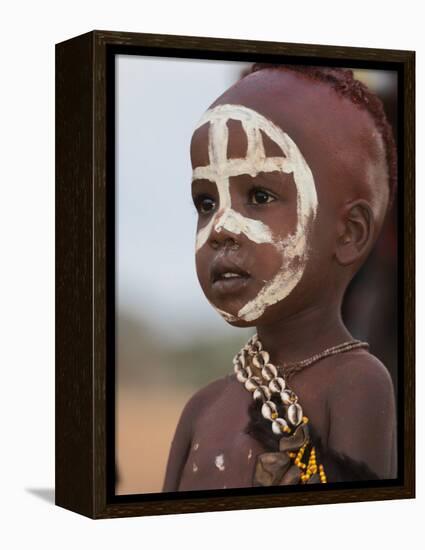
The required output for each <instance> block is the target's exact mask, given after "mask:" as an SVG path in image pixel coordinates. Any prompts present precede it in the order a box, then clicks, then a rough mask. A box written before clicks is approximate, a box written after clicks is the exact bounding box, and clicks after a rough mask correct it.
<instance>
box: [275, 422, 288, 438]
mask: <svg viewBox="0 0 425 550" xmlns="http://www.w3.org/2000/svg"><path fill="white" fill-rule="evenodd" d="M287 427H288V423H287V422H286V420H284V419H283V418H276V419H275V420H273V422H272V430H273V433H275V434H277V435H279V434H281V433H282V432H283V430H284V428H287Z"/></svg>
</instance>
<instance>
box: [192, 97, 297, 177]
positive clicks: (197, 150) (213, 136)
mask: <svg viewBox="0 0 425 550" xmlns="http://www.w3.org/2000/svg"><path fill="white" fill-rule="evenodd" d="M291 148H292V144H291V143H290V140H288V137H287V136H286V135H285V133H284V132H283V131H282V130H281V128H279V127H278V126H276V125H275V124H274V123H273V122H272V121H270V120H268V119H267V118H266V117H264V116H263V115H261V114H260V113H258V112H256V111H254V110H253V109H249V108H247V107H245V106H243V105H231V104H223V105H217V106H215V107H214V108H213V109H209V110H208V111H207V112H206V113H205V114H204V115H203V117H202V118H201V120H200V122H199V123H198V127H197V129H196V130H195V132H194V135H193V138H192V143H191V156H192V161H193V165H194V166H206V165H207V164H209V163H211V161H212V160H213V159H214V158H215V157H216V156H217V154H216V153H217V152H218V151H219V152H220V154H219V156H220V160H221V161H223V160H225V159H243V158H252V157H258V158H259V159H260V158H262V157H263V156H266V157H280V158H282V159H283V158H284V157H288V156H290V150H291ZM252 160H253V161H255V159H254V158H252Z"/></svg>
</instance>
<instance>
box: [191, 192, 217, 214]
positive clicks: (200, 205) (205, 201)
mask: <svg viewBox="0 0 425 550" xmlns="http://www.w3.org/2000/svg"><path fill="white" fill-rule="evenodd" d="M193 202H194V203H195V207H196V210H197V211H198V212H199V213H200V214H208V213H209V212H212V211H213V210H214V208H215V200H214V199H213V198H212V197H210V196H209V195H199V196H198V197H195V198H194V199H193Z"/></svg>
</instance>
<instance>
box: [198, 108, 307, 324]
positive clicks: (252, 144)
mask: <svg viewBox="0 0 425 550" xmlns="http://www.w3.org/2000/svg"><path fill="white" fill-rule="evenodd" d="M229 120H236V121H240V122H241V124H242V128H243V130H244V132H245V133H246V137H247V143H248V147H247V154H246V157H245V158H237V159H232V158H227V146H228V141H229V131H228V126H227V122H228V121H229ZM206 123H209V134H208V154H209V164H208V165H207V166H198V167H196V168H195V169H194V170H193V178H192V179H193V180H197V179H206V180H210V181H213V182H215V183H216V186H217V190H218V195H219V208H218V209H217V212H216V213H215V214H214V216H213V217H212V218H211V220H210V221H209V223H208V224H207V225H206V226H205V227H203V228H202V229H200V230H199V232H198V234H197V238H196V250H197V251H198V250H199V249H200V248H201V247H202V246H203V245H204V244H205V243H206V242H207V241H208V239H209V237H210V235H211V232H212V230H213V228H214V230H215V231H216V232H220V231H221V230H222V229H226V230H227V231H228V232H230V233H233V234H235V235H239V234H241V233H243V234H244V235H245V236H246V237H247V238H248V239H250V240H251V241H254V242H256V243H259V244H260V243H270V244H273V245H274V246H275V247H276V248H277V249H278V250H279V251H280V252H281V253H282V265H281V267H280V269H279V271H278V273H277V274H276V275H275V276H274V277H273V279H271V280H270V281H268V282H266V283H265V285H264V286H263V288H262V289H261V290H260V292H259V293H258V294H257V296H256V297H255V298H254V299H253V300H251V301H249V302H248V303H247V304H245V305H244V306H243V307H242V308H241V309H240V310H239V312H238V314H237V317H235V316H233V315H230V314H228V313H227V312H223V311H221V310H218V311H219V312H220V313H221V315H222V316H223V317H224V318H225V319H226V320H228V321H232V320H238V319H242V320H245V321H253V320H255V319H258V318H259V317H260V316H261V315H262V314H263V313H264V311H265V309H266V308H267V307H268V306H270V305H272V304H275V303H277V302H279V301H280V300H283V299H284V298H285V297H286V296H288V294H289V293H290V292H291V291H292V290H293V289H294V288H295V286H296V285H297V283H298V282H299V280H300V279H301V276H302V274H303V272H304V268H305V265H306V261H307V242H306V236H307V230H308V225H309V223H310V222H311V221H312V220H314V218H315V217H316V210H317V194H316V188H315V185H314V179H313V174H312V173H311V170H310V168H309V166H308V164H307V162H306V161H305V160H304V157H303V156H302V154H301V152H300V150H299V149H298V147H297V145H296V144H295V143H294V141H293V140H292V139H291V138H290V137H289V136H288V135H287V134H286V133H285V132H284V131H283V130H282V129H281V128H280V127H278V126H276V125H275V124H274V123H273V122H271V121H270V120H268V119H267V118H265V117H264V116H263V115H261V114H259V113H257V112H256V111H254V110H253V109H249V108H247V107H244V106H242V105H228V104H225V105H218V106H217V107H214V108H212V109H209V110H208V111H206V113H205V114H204V115H203V117H202V118H201V120H200V121H199V123H198V125H197V128H200V127H201V126H203V125H204V124H206ZM261 132H264V133H265V134H266V135H267V137H269V138H270V139H271V140H272V141H273V142H274V143H276V144H277V145H278V147H279V148H280V149H281V150H282V156H279V157H267V156H266V154H265V151H264V144H263V138H262V135H261ZM275 171H279V172H283V173H285V174H291V173H292V174H293V177H294V182H295V185H296V189H297V227H296V230H295V233H293V234H291V235H289V236H287V237H286V238H285V239H279V238H278V237H277V236H275V235H273V233H272V231H271V229H270V228H269V227H268V226H267V225H266V224H264V223H263V222H261V221H260V220H255V219H252V218H248V217H246V216H243V215H242V214H240V213H239V212H237V211H236V210H234V209H233V208H232V201H231V195H230V181H229V178H231V177H233V176H239V175H242V174H248V175H250V176H251V177H255V176H256V175H257V174H258V173H260V172H275Z"/></svg>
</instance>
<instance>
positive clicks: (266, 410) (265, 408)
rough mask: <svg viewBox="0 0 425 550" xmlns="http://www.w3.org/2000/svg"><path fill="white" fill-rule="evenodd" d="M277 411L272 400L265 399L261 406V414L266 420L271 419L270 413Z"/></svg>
mask: <svg viewBox="0 0 425 550" xmlns="http://www.w3.org/2000/svg"><path fill="white" fill-rule="evenodd" d="M273 413H277V407H276V405H275V403H273V401H266V402H265V403H263V405H262V407H261V414H262V415H263V416H264V418H267V420H272V414H273Z"/></svg>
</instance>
